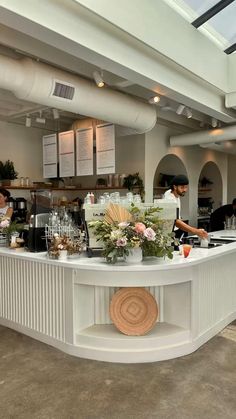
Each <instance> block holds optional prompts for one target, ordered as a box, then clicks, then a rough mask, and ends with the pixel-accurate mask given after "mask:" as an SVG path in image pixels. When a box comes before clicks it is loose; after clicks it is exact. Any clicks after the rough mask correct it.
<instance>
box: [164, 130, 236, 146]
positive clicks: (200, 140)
mask: <svg viewBox="0 0 236 419" xmlns="http://www.w3.org/2000/svg"><path fill="white" fill-rule="evenodd" d="M235 139H236V126H235V125H234V126H230V127H226V128H216V129H211V130H207V131H197V132H192V133H188V134H182V135H173V136H171V137H170V145H171V146H172V147H176V146H191V145H201V144H208V143H216V142H221V141H228V140H235Z"/></svg>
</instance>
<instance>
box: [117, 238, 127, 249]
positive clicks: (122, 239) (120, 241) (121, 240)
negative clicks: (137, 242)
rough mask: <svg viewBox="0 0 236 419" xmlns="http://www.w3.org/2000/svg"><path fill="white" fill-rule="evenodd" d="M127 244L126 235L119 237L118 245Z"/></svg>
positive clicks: (123, 245)
mask: <svg viewBox="0 0 236 419" xmlns="http://www.w3.org/2000/svg"><path fill="white" fill-rule="evenodd" d="M126 245H127V238H126V237H121V238H120V239H118V240H117V241H116V246H117V247H125V246H126Z"/></svg>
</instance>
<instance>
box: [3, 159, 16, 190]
mask: <svg viewBox="0 0 236 419" xmlns="http://www.w3.org/2000/svg"><path fill="white" fill-rule="evenodd" d="M17 176H18V172H16V170H15V168H14V163H13V162H12V161H11V160H9V159H8V160H7V161H6V162H5V163H3V162H2V161H0V180H2V183H3V185H10V184H11V180H14V179H17Z"/></svg>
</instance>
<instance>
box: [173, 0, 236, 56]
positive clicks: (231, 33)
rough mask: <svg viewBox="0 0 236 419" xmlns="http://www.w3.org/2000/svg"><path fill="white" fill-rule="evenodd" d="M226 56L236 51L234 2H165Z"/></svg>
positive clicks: (222, 0) (216, 0)
mask: <svg viewBox="0 0 236 419" xmlns="http://www.w3.org/2000/svg"><path fill="white" fill-rule="evenodd" d="M165 2H166V3H167V4H168V5H169V6H170V7H172V8H173V9H175V11H176V12H178V13H179V14H181V15H182V16H183V17H184V18H185V19H186V20H187V21H188V22H190V23H191V24H192V25H193V26H194V27H196V28H198V30H199V31H201V32H202V33H203V34H204V35H206V36H208V37H209V38H210V39H211V40H212V41H214V42H215V43H216V44H217V45H218V46H219V47H220V48H221V49H222V50H224V51H225V52H226V53H227V54H231V53H232V52H234V51H235V50H236V25H235V20H236V1H235V0H220V1H219V0H165Z"/></svg>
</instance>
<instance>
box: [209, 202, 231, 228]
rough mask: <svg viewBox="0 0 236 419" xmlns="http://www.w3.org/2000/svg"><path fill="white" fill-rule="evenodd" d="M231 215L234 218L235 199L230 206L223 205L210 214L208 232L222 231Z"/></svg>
mask: <svg viewBox="0 0 236 419" xmlns="http://www.w3.org/2000/svg"><path fill="white" fill-rule="evenodd" d="M232 215H235V216H236V198H234V199H233V202H232V204H227V205H223V206H222V207H220V208H217V209H216V210H215V211H214V212H213V213H212V214H211V218H210V231H218V230H224V222H225V221H226V219H227V218H229V217H232Z"/></svg>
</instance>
